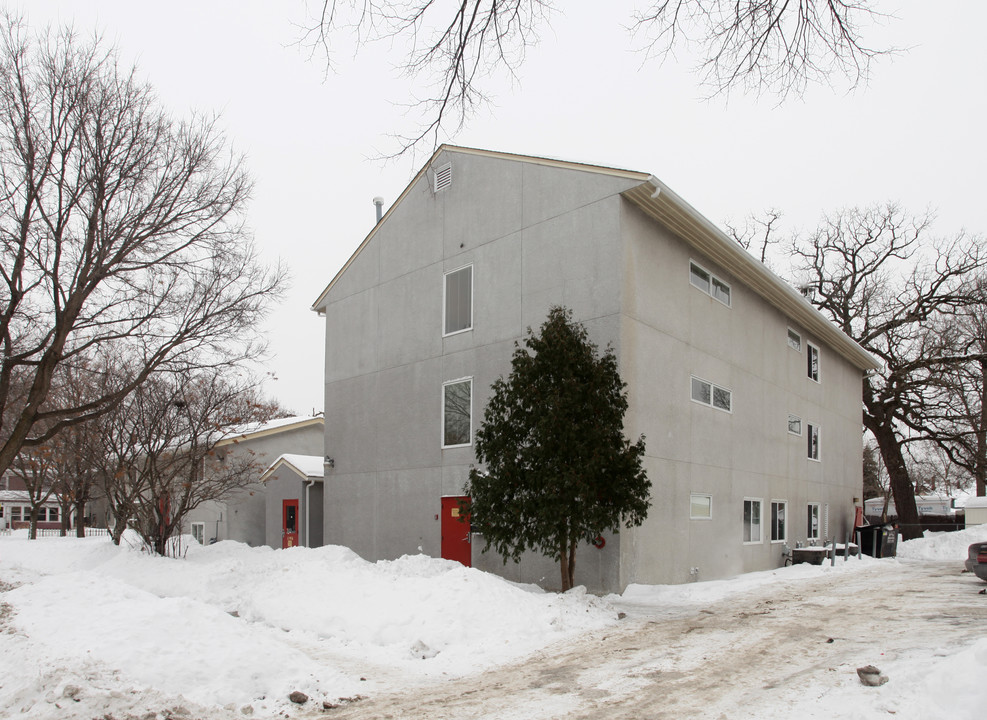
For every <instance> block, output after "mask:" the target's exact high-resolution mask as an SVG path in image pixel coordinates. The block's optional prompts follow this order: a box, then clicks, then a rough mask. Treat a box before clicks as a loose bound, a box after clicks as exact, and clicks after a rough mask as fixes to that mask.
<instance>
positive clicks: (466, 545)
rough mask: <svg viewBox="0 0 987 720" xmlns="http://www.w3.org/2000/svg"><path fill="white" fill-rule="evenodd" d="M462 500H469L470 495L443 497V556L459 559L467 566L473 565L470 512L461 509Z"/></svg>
mask: <svg viewBox="0 0 987 720" xmlns="http://www.w3.org/2000/svg"><path fill="white" fill-rule="evenodd" d="M460 502H466V503H468V502H469V498H468V497H444V498H442V522H441V528H440V530H441V531H442V557H443V558H445V559H446V560H458V561H459V562H461V563H462V564H463V565H465V566H466V567H472V566H473V553H472V545H471V544H470V516H469V512H468V511H465V510H460V507H459V504H460Z"/></svg>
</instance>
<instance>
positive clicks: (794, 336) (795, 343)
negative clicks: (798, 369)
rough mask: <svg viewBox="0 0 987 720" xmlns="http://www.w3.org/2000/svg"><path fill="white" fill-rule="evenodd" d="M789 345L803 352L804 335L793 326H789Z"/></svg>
mask: <svg viewBox="0 0 987 720" xmlns="http://www.w3.org/2000/svg"><path fill="white" fill-rule="evenodd" d="M788 347H790V348H791V349H792V350H797V351H798V352H802V336H801V335H799V334H798V333H797V332H795V331H794V330H792V329H791V328H788Z"/></svg>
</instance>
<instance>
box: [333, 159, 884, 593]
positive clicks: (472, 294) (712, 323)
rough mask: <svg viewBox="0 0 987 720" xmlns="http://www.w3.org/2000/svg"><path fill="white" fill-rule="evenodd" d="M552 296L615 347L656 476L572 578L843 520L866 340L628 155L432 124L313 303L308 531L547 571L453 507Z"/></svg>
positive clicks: (552, 571)
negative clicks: (596, 160) (571, 158)
mask: <svg viewBox="0 0 987 720" xmlns="http://www.w3.org/2000/svg"><path fill="white" fill-rule="evenodd" d="M552 305H564V306H566V307H568V308H570V309H571V310H572V311H573V317H574V318H575V319H576V320H578V321H581V322H582V323H583V324H584V325H585V326H586V328H587V330H588V332H589V335H590V338H591V340H593V341H594V342H595V343H597V344H598V345H599V346H600V347H601V348H603V347H605V346H606V345H608V344H609V345H611V346H612V347H613V349H614V352H615V353H616V356H617V359H618V362H619V367H620V372H621V376H622V378H623V380H624V381H625V382H626V383H627V393H628V400H629V410H628V412H627V415H626V417H625V433H626V435H627V436H628V437H629V438H631V439H635V438H637V437H638V436H639V435H641V434H644V435H645V436H646V437H647V451H646V457H645V459H644V465H645V467H646V469H647V472H648V477H649V478H650V479H651V481H652V483H653V505H652V507H651V510H650V513H649V515H648V519H647V520H646V521H645V523H644V524H643V525H642V526H641V527H639V528H635V529H632V530H622V531H621V532H620V533H619V534H617V535H615V536H610V537H606V538H604V540H605V543H600V544H601V545H603V547H600V548H597V547H594V546H592V545H589V544H587V545H585V546H584V547H582V548H580V550H579V553H578V556H577V574H576V582H577V584H583V585H586V586H587V587H588V588H589V589H591V590H593V591H620V590H622V589H623V588H625V587H626V586H627V585H628V584H629V583H680V582H686V581H689V580H696V579H704V580H708V579H712V578H721V577H729V576H732V575H736V574H738V573H742V572H748V571H753V570H764V569H768V568H775V567H778V566H779V565H781V564H782V562H783V556H782V553H783V551H784V549H785V546H786V545H794V544H795V542H796V541H799V540H801V541H807V540H814V541H817V542H821V541H823V540H825V539H826V538H829V537H834V536H835V537H839V538H843V537H844V536H845V534H846V532H847V531H848V530H850V529H851V527H852V524H853V521H854V516H855V504H859V502H860V501H859V498H860V497H861V494H862V459H861V453H862V450H861V430H862V428H861V380H862V377H863V375H864V373H865V372H867V371H868V370H871V369H873V368H875V367H876V362H875V361H874V359H873V358H872V357H871V356H870V355H869V354H868V353H866V352H865V351H864V350H862V349H861V348H860V347H859V346H858V345H856V344H855V343H854V342H853V341H851V340H850V339H849V338H847V337H846V336H845V335H843V334H842V333H841V332H840V331H839V330H837V329H836V327H835V326H834V325H833V324H831V323H830V322H828V321H827V320H826V319H825V318H824V317H823V316H822V315H821V314H820V313H819V312H817V311H816V310H815V309H814V308H813V307H812V305H811V304H810V303H809V302H808V301H807V300H806V299H805V298H804V297H803V296H802V295H801V294H800V293H799V292H797V291H796V290H795V289H793V288H792V287H791V286H789V285H788V284H786V283H785V282H784V281H782V280H781V279H779V278H778V277H777V276H775V275H774V274H772V273H771V272H770V271H769V270H768V269H767V268H766V267H765V266H764V265H763V264H761V263H760V262H758V261H756V260H755V259H754V258H753V257H751V255H749V254H748V253H747V252H746V251H744V250H743V249H742V248H741V247H740V246H739V245H738V244H737V243H735V242H734V241H732V240H731V239H730V238H728V237H727V236H726V235H725V234H724V233H723V232H721V231H720V230H719V229H717V228H716V227H715V226H714V225H713V224H712V223H711V222H710V221H709V220H707V219H706V218H704V217H703V216H702V215H700V214H699V213H698V212H697V211H696V210H695V209H693V208H692V207H691V206H689V205H688V204H687V203H686V202H685V201H684V200H682V199H681V198H680V197H678V196H677V195H676V194H675V193H674V192H672V191H671V190H670V189H669V188H668V187H667V186H665V185H664V184H663V183H662V182H661V181H659V180H657V179H656V178H654V177H652V176H651V175H649V174H647V173H640V172H633V171H626V170H617V169H612V168H606V167H598V166H592V165H583V164H578V163H573V162H562V161H556V160H549V159H544V158H536V157H527V156H518V155H510V154H506V153H498V152H488V151H483V150H473V149H467V148H459V147H451V146H445V145H444V146H442V147H440V148H439V149H438V150H437V151H436V152H435V154H434V155H433V156H432V158H431V159H430V160H429V162H428V164H427V165H426V166H425V167H424V168H422V169H421V171H420V172H419V173H418V174H417V175H416V177H415V178H414V179H413V180H412V182H411V184H410V185H409V186H408V187H407V188H406V189H405V190H404V192H403V193H402V194H401V196H400V197H399V198H398V200H397V201H396V202H395V203H394V205H393V206H392V207H391V208H390V209H389V210H388V211H387V213H386V214H385V215H384V217H383V219H382V220H381V221H380V222H379V223H378V224H377V225H376V227H374V229H373V230H372V231H371V232H370V234H369V235H368V236H367V237H366V239H365V240H364V241H363V242H362V243H361V244H360V246H359V248H357V250H356V252H355V253H354V254H353V256H352V257H351V258H350V259H349V260H348V261H347V263H346V264H345V265H344V266H343V268H342V269H341V270H340V271H339V273H338V274H337V275H336V276H335V277H334V278H333V279H332V281H331V282H330V283H329V286H328V287H327V288H326V289H325V291H324V292H323V293H322V294H321V295H320V296H319V298H318V300H317V301H316V302H315V305H314V309H315V310H316V311H317V312H319V313H320V314H322V315H324V316H325V322H326V396H325V400H326V404H325V407H326V408H327V411H326V424H325V430H326V447H325V454H326V457H327V469H326V477H325V492H324V496H325V497H324V499H325V541H326V542H327V543H331V544H342V545H347V546H349V547H351V548H352V549H354V550H355V551H356V552H358V553H359V554H360V555H362V556H363V557H365V558H367V559H369V560H377V559H385V558H394V557H398V556H400V555H402V554H405V553H416V552H424V553H426V554H429V555H433V556H443V557H449V558H453V557H457V555H458V554H459V553H463V557H465V558H467V559H470V558H471V562H472V563H473V564H474V565H476V566H477V567H482V568H484V569H489V570H491V571H494V572H497V573H500V574H503V575H505V576H507V577H509V578H511V579H513V580H517V581H524V582H540V583H541V584H543V585H545V586H547V587H553V586H557V585H558V579H557V578H558V574H559V572H558V569H557V565H556V564H555V562H554V561H552V560H550V559H545V558H541V557H538V556H535V555H534V554H529V555H526V556H525V557H524V558H523V559H522V561H521V562H520V563H509V564H507V565H506V567H505V566H504V565H503V564H502V561H501V559H500V558H499V557H497V556H494V555H493V554H492V552H491V553H488V554H485V555H483V554H481V553H480V550H481V549H482V547H483V542H482V537H477V538H476V541H475V542H473V544H472V546H470V544H469V543H470V538H469V535H468V533H465V532H462V530H463V528H464V524H463V523H462V522H461V520H462V518H459V517H455V516H456V515H457V514H458V507H459V506H458V501H457V498H458V496H460V495H462V493H463V488H464V485H465V482H466V480H467V475H468V472H469V469H470V466H471V465H472V464H473V463H474V462H475V458H474V454H473V447H472V442H473V436H474V432H475V430H476V428H477V426H478V424H479V423H480V422H481V420H482V417H483V409H484V407H485V405H486V402H487V400H488V397H489V395H490V386H491V384H492V383H493V382H494V380H496V379H497V378H498V377H501V376H503V375H506V374H507V373H509V372H510V359H511V354H512V352H513V350H514V347H515V343H516V342H517V341H519V340H520V339H521V338H522V337H523V335H524V332H525V329H526V328H528V327H531V328H534V329H537V328H538V327H539V326H540V325H541V324H542V323H543V322H544V320H545V318H546V316H547V314H548V310H549V308H550V307H551V306H552ZM329 458H331V465H330V464H329V463H330V460H329ZM476 530H482V529H480V528H474V531H476Z"/></svg>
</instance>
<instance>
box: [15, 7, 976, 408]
mask: <svg viewBox="0 0 987 720" xmlns="http://www.w3.org/2000/svg"><path fill="white" fill-rule="evenodd" d="M5 4H6V5H7V6H8V7H9V8H11V9H15V10H17V9H20V10H22V11H23V10H25V9H26V13H27V16H28V19H29V21H30V22H31V24H32V25H34V26H40V25H43V24H46V23H48V22H63V23H65V22H70V23H73V24H74V26H75V28H76V29H77V31H79V32H81V33H87V34H88V33H91V32H93V31H95V30H97V29H98V30H99V31H101V32H102V34H103V36H104V38H105V39H106V40H107V41H108V42H110V43H113V44H116V45H117V46H118V47H119V49H120V51H121V55H122V58H123V59H124V60H125V61H126V62H128V63H129V62H136V63H137V64H138V66H139V69H140V72H141V74H142V75H144V76H146V77H147V78H148V79H149V80H150V81H151V83H152V84H153V85H154V87H155V88H156V89H157V91H158V93H159V95H160V98H161V100H162V103H163V105H164V106H165V107H167V108H169V109H171V110H172V111H174V112H176V113H185V112H188V111H190V110H192V109H196V110H199V111H207V112H217V113H219V114H220V115H221V117H222V123H221V124H222V126H223V127H224V128H225V130H226V133H227V135H228V136H229V137H230V139H231V140H232V141H233V143H234V145H235V146H236V147H237V148H238V149H240V150H242V151H244V152H245V153H246V154H247V156H248V161H249V166H250V168H251V171H252V173H253V176H254V178H255V179H256V191H255V195H254V200H253V203H252V206H251V212H250V222H251V226H252V228H253V231H254V233H255V236H256V240H257V243H258V245H259V247H260V248H261V249H262V251H263V253H264V254H265V256H266V257H267V258H268V259H270V260H271V261H272V262H273V261H276V260H277V259H278V258H280V259H281V260H282V261H283V262H284V263H285V264H286V265H287V267H288V268H289V269H290V271H291V274H292V288H291V290H290V291H289V293H288V294H287V296H286V298H285V301H284V303H283V305H282V306H281V307H280V308H279V309H278V310H277V311H276V312H275V313H274V314H273V316H272V317H271V320H270V322H269V338H270V341H271V347H272V350H273V352H274V353H275V355H274V357H273V358H272V359H271V361H270V363H269V369H270V370H271V371H272V372H274V373H275V374H276V376H277V378H278V380H277V381H276V382H272V383H270V384H269V385H268V392H269V393H270V394H271V395H273V396H275V397H277V398H278V399H280V400H281V401H282V402H283V403H284V404H285V405H287V406H288V407H290V408H292V409H293V410H295V411H296V412H299V413H308V412H310V411H312V410H313V409H314V410H321V409H322V406H323V387H322V378H323V370H322V364H323V355H324V349H323V341H324V338H323V336H324V332H323V326H322V323H321V322H320V319H319V318H318V316H317V315H316V314H315V313H314V312H312V310H311V305H312V303H313V302H314V300H315V299H316V297H318V295H319V294H320V293H321V291H322V290H323V288H324V287H325V285H326V284H327V283H328V282H329V280H330V279H331V278H332V276H333V275H334V274H335V273H336V271H337V270H338V269H339V268H340V267H341V265H342V264H343V263H344V262H345V261H346V259H347V258H348V257H349V255H350V254H351V253H352V252H353V250H355V248H356V247H357V245H359V243H360V242H361V240H362V239H363V238H364V237H365V236H366V234H367V233H368V232H369V231H370V229H371V228H372V226H373V222H374V207H373V204H372V198H373V197H374V196H376V195H380V196H383V197H384V198H385V207H386V206H388V205H389V204H390V203H391V202H392V201H393V200H394V199H395V198H396V197H397V196H398V195H399V194H400V192H401V191H402V189H403V188H404V186H405V185H406V184H407V183H408V181H409V180H410V179H411V177H412V176H413V175H414V173H415V172H416V171H417V169H418V167H419V166H420V165H421V164H422V163H424V162H425V160H426V159H427V153H426V154H419V155H418V156H417V157H416V158H414V159H412V158H405V159H401V160H397V161H391V162H388V163H383V162H380V161H377V160H375V159H374V158H376V157H378V156H380V155H381V154H386V153H388V152H391V151H393V150H394V148H395V145H394V143H393V141H392V140H390V139H389V134H391V133H398V134H400V133H412V132H414V130H415V129H416V128H415V126H414V125H413V122H412V121H411V120H410V119H409V118H408V117H407V115H406V114H405V112H404V110H403V109H402V108H401V107H400V106H399V105H396V104H395V103H401V102H406V101H408V99H409V98H408V96H407V90H408V89H407V81H405V80H403V79H402V78H400V76H399V75H398V73H397V72H396V71H395V70H394V69H393V67H394V66H395V65H396V63H397V62H398V61H399V60H400V58H399V57H398V56H397V55H394V54H391V53H390V52H389V48H388V46H386V45H383V44H380V45H375V46H370V47H367V48H364V50H363V51H361V52H360V53H359V54H358V55H357V56H356V57H355V58H354V55H353V49H354V47H353V43H352V40H351V39H349V38H345V37H341V38H340V46H339V49H338V51H337V52H336V56H335V60H336V68H335V72H334V73H330V74H328V76H325V75H324V69H325V68H324V65H323V63H322V61H321V59H320V58H319V57H315V58H310V57H309V54H308V53H307V52H305V51H304V50H302V49H300V48H298V47H297V46H295V45H293V42H294V41H295V40H297V39H298V37H299V35H300V32H299V29H298V27H297V25H298V24H300V23H303V22H304V21H305V19H306V17H307V14H306V3H305V0H278V1H277V2H273V1H271V0H268V1H266V2H265V1H263V0H169V2H164V3H163V2H160V1H158V2H149V1H146V0H61V1H59V0H30V2H23V1H21V2H13V1H10V2H6V3H5ZM310 4H311V5H313V6H317V5H319V4H320V3H319V2H317V1H316V0H310ZM644 4H645V3H644V2H643V0H642V1H641V2H635V1H634V0H614V1H612V2H607V3H601V2H596V1H590V0H584V1H583V2H572V1H570V2H565V3H562V2H559V5H560V6H561V5H564V6H565V11H564V13H561V12H558V13H556V14H555V15H554V19H553V21H552V23H551V27H550V28H546V29H545V30H544V31H543V32H542V33H541V41H540V43H539V44H538V46H537V47H535V48H534V49H533V50H531V51H529V53H528V56H527V61H526V63H525V65H524V66H523V67H522V69H521V71H520V74H519V77H518V80H517V82H514V83H511V82H508V81H506V80H500V81H495V82H494V83H493V84H492V85H491V86H490V87H489V89H490V92H491V94H492V96H493V100H494V104H493V105H492V106H491V107H490V108H489V109H487V110H485V111H482V112H481V114H480V115H479V116H478V117H476V118H475V119H474V120H473V122H472V123H471V124H470V126H469V127H468V128H467V129H466V130H465V131H463V132H461V133H460V134H459V135H458V136H455V137H443V138H441V140H442V141H446V142H453V143H455V144H460V145H466V146H471V147H480V148H488V149H492V150H502V151H506V152H516V153H527V154H533V155H545V156H550V157H557V158H562V159H567V160H575V161H581V162H592V163H599V164H603V165H609V166H615V167H622V168H627V169H632V170H641V171H646V172H650V173H653V174H654V175H656V176H657V177H659V178H661V179H662V180H663V181H664V182H666V183H667V184H668V185H669V186H670V187H672V188H673V189H674V190H675V191H676V192H677V193H678V194H680V195H681V196H682V197H683V198H685V199H686V200H687V201H688V202H690V203H691V204H692V205H693V206H694V207H696V208H697V209H698V210H699V211H700V212H702V213H703V214H705V215H706V216H707V217H708V218H709V219H710V220H712V221H713V222H715V223H717V224H719V225H720V226H722V225H723V223H724V221H729V220H733V221H735V222H741V221H742V220H743V218H744V217H745V216H746V215H747V214H748V213H750V212H757V211H762V210H764V209H766V208H769V207H775V208H778V209H780V210H782V211H783V212H784V213H785V218H786V220H787V221H788V222H789V223H790V224H791V225H792V226H794V227H802V228H809V227H812V226H814V225H815V223H816V221H817V220H818V218H819V216H820V214H821V213H822V212H825V211H827V210H834V209H837V208H840V207H846V206H852V205H861V206H862V205H869V204H874V203H881V202H885V201H888V200H897V201H900V202H901V203H902V204H903V206H905V207H906V208H908V209H910V210H913V211H915V212H920V211H923V210H925V209H926V208H932V209H935V210H936V211H937V212H938V218H939V219H938V222H937V224H936V230H937V231H938V232H939V233H940V234H943V235H946V234H952V233H955V232H956V231H958V230H960V229H961V228H965V229H967V230H968V231H970V232H974V233H978V234H983V233H984V232H985V231H987V201H985V196H987V182H985V181H984V179H983V173H984V169H985V168H987V143H985V139H984V127H985V117H987V43H985V42H983V38H982V32H983V28H985V27H987V3H983V2H975V3H974V2H963V1H961V0H939V1H938V2H935V3H932V2H928V0H925V1H923V0H879V1H878V2H876V5H877V6H878V7H879V8H880V9H881V10H883V11H885V12H889V13H893V14H895V15H896V16H897V18H898V20H896V21H891V22H889V23H888V24H887V25H886V26H885V27H877V28H874V29H873V30H872V31H871V33H870V34H869V35H868V36H867V39H868V40H870V41H871V42H872V43H873V44H875V45H878V44H881V43H883V42H887V43H888V44H893V45H895V46H898V47H906V48H909V50H908V51H907V52H905V53H903V54H901V55H900V56H898V57H897V58H895V59H894V60H893V61H892V60H884V61H879V62H878V64H877V65H876V66H875V67H874V69H873V73H872V77H871V80H870V83H869V85H868V86H866V87H862V88H858V89H857V90H855V91H853V92H850V93H847V92H846V91H845V89H842V88H839V87H837V88H828V87H815V88H812V89H810V91H809V92H808V93H807V94H806V95H805V97H804V98H801V99H796V100H790V101H787V102H786V103H784V104H783V105H778V104H777V100H776V98H773V97H769V96H765V97H761V98H760V99H758V98H753V97H744V96H742V95H739V94H735V95H733V96H731V98H730V99H729V102H726V101H724V100H722V99H721V100H713V101H704V100H702V99H701V98H702V92H701V90H700V89H699V87H698V81H697V78H696V77H695V76H694V75H692V74H691V73H690V72H689V68H690V65H691V63H690V61H689V59H688V58H684V57H682V58H679V61H678V62H677V61H676V60H675V59H674V58H672V59H669V60H668V61H666V62H665V63H664V64H663V65H659V64H657V63H653V62H652V63H645V62H644V58H643V57H642V56H641V55H640V54H639V53H637V52H635V51H634V47H635V42H634V41H633V40H632V39H631V38H630V37H629V35H628V32H627V30H626V29H625V27H626V26H627V25H628V24H629V23H630V17H631V12H632V10H633V9H634V8H635V7H641V6H643V5H644ZM885 39H886V41H885Z"/></svg>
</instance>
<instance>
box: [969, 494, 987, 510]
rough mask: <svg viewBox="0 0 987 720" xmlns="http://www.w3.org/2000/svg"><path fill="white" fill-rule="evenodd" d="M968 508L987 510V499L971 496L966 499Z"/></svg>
mask: <svg viewBox="0 0 987 720" xmlns="http://www.w3.org/2000/svg"><path fill="white" fill-rule="evenodd" d="M966 507H967V508H987V497H983V496H982V495H981V496H971V497H968V498H967V499H966Z"/></svg>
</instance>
